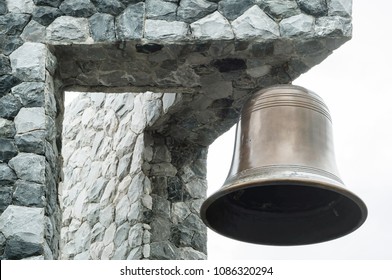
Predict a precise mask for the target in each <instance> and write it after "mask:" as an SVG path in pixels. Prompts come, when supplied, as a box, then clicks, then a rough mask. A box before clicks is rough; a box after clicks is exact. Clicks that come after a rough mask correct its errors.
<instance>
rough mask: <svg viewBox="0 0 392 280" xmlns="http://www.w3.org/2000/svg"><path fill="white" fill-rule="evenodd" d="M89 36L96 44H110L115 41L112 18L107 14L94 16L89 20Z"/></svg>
mask: <svg viewBox="0 0 392 280" xmlns="http://www.w3.org/2000/svg"><path fill="white" fill-rule="evenodd" d="M89 22H90V28H91V36H92V38H93V39H94V41H96V42H100V41H102V42H112V41H114V40H115V39H116V33H115V29H114V17H113V16H112V15H109V14H95V15H93V16H92V17H90V18H89Z"/></svg>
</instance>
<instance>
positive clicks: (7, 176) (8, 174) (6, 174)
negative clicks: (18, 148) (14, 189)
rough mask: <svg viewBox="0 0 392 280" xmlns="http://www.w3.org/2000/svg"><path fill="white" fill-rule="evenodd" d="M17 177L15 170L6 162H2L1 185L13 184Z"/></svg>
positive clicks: (0, 170)
mask: <svg viewBox="0 0 392 280" xmlns="http://www.w3.org/2000/svg"><path fill="white" fill-rule="evenodd" d="M16 179H17V177H16V174H15V172H14V171H13V170H12V169H11V168H10V167H9V166H8V164H6V163H0V186H2V185H8V184H13V183H14V182H15V181H16Z"/></svg>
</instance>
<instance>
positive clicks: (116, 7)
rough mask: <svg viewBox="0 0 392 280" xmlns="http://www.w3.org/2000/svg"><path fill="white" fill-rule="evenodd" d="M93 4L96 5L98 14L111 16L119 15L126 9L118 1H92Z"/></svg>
mask: <svg viewBox="0 0 392 280" xmlns="http://www.w3.org/2000/svg"><path fill="white" fill-rule="evenodd" d="M91 2H92V3H93V4H94V5H95V7H96V8H97V10H98V12H100V13H107V14H111V15H118V14H119V13H121V12H122V11H123V10H124V8H125V6H124V5H123V4H122V3H121V1H118V0H111V1H107V0H91Z"/></svg>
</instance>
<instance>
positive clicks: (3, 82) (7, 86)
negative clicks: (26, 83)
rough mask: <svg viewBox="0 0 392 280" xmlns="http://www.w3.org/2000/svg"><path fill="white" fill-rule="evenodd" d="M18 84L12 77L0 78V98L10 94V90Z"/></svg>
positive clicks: (17, 80)
mask: <svg viewBox="0 0 392 280" xmlns="http://www.w3.org/2000/svg"><path fill="white" fill-rule="evenodd" d="M19 83H20V80H19V79H18V78H17V77H15V76H13V75H2V76H0V98H1V97H3V96H5V95H6V94H7V93H9V92H10V90H11V88H12V87H14V86H16V85H17V84H19Z"/></svg>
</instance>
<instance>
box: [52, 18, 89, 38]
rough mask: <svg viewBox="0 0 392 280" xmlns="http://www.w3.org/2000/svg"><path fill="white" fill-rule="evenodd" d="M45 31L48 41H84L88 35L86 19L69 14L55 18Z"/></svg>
mask: <svg viewBox="0 0 392 280" xmlns="http://www.w3.org/2000/svg"><path fill="white" fill-rule="evenodd" d="M46 31H47V33H46V35H47V39H48V41H49V42H50V41H52V42H61V43H71V42H85V41H86V40H87V39H88V38H89V36H90V32H89V24H88V19H86V18H75V17H71V16H61V17H58V18H56V19H55V20H54V21H53V22H52V23H51V24H50V25H49V26H48V28H47V29H46Z"/></svg>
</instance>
